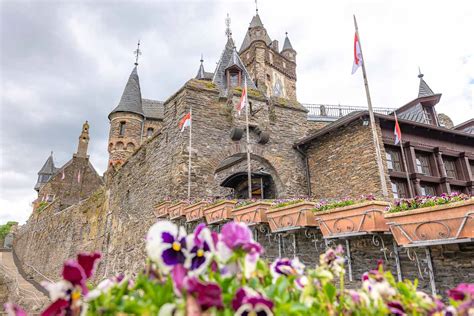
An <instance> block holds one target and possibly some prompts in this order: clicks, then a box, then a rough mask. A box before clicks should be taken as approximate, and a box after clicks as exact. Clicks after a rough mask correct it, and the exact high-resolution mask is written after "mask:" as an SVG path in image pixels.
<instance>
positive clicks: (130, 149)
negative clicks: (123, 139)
mask: <svg viewBox="0 0 474 316" xmlns="http://www.w3.org/2000/svg"><path fill="white" fill-rule="evenodd" d="M134 150H135V145H134V144H133V143H128V144H127V151H134Z"/></svg>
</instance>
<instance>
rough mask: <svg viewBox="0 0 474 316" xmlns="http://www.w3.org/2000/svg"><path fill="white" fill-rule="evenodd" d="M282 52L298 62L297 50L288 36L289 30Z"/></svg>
mask: <svg viewBox="0 0 474 316" xmlns="http://www.w3.org/2000/svg"><path fill="white" fill-rule="evenodd" d="M281 54H282V55H283V56H284V57H286V58H287V59H288V60H291V61H292V62H294V63H296V51H295V50H294V49H293V46H292V45H291V42H290V39H289V38H288V32H287V33H285V42H284V43H283V48H282V50H281Z"/></svg>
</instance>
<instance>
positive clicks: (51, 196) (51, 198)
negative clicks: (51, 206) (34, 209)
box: [46, 194, 54, 203]
mask: <svg viewBox="0 0 474 316" xmlns="http://www.w3.org/2000/svg"><path fill="white" fill-rule="evenodd" d="M53 200H54V194H48V195H46V202H48V203H51V202H53Z"/></svg>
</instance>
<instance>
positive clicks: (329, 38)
mask: <svg viewBox="0 0 474 316" xmlns="http://www.w3.org/2000/svg"><path fill="white" fill-rule="evenodd" d="M258 9H259V15H260V17H261V19H262V22H263V24H264V26H265V28H266V29H267V32H268V34H269V35H270V37H271V39H272V40H273V39H276V40H278V41H279V42H280V47H281V46H282V45H283V41H284V36H285V32H288V35H289V38H290V40H291V42H292V45H293V48H294V49H295V50H296V51H297V57H296V58H297V76H298V79H297V80H298V81H297V95H298V100H299V101H300V102H302V103H316V104H344V105H355V106H365V105H366V104H367V103H366V97H365V91H364V87H363V81H362V75H361V71H358V72H357V73H356V74H355V75H351V69H352V58H353V37H354V24H353V18H352V15H353V14H355V15H356V16H357V21H358V25H359V32H360V39H361V44H362V49H363V53H364V59H365V63H366V68H367V73H368V79H369V85H370V91H371V96H372V102H373V105H374V106H378V107H399V106H402V105H404V104H406V103H407V102H409V101H411V100H412V99H414V98H416V96H417V93H418V84H419V79H418V78H417V75H418V67H420V69H421V71H422V72H423V74H424V75H425V76H424V79H425V80H426V82H427V83H428V85H429V86H430V87H431V89H432V90H433V91H434V92H436V93H442V94H443V96H442V98H441V101H440V103H439V104H438V105H437V111H438V113H445V114H447V115H448V116H450V117H451V118H452V120H453V121H454V123H455V124H459V123H461V122H463V121H465V120H467V119H469V118H472V117H474V104H473V103H474V101H473V99H474V40H473V38H474V19H473V16H474V1H472V0H466V1H461V0H458V1H449V2H448V1H433V0H431V1H421V0H420V1H413V0H410V1H407V0H397V1H391V0H385V1H380V0H371V1H369V0H365V1H342V0H339V1H303V0H301V1H297V0H292V1H283V0H259V1H258ZM227 13H229V15H230V17H231V30H232V34H233V38H234V40H235V41H236V43H237V47H240V44H241V42H242V40H243V38H244V35H245V32H246V30H247V28H248V25H249V23H250V20H251V19H252V16H253V15H255V2H254V0H245V1H244V0H239V1H231V0H222V1H205V0H203V1H178V0H175V1H171V0H168V1H97V0H95V1H78V0H75V1H42V0H37V1H8V0H0V84H1V89H0V104H1V108H0V224H3V223H5V222H6V221H8V220H16V221H19V222H20V223H23V222H25V221H26V220H27V219H28V217H29V215H30V214H31V202H32V201H33V200H34V199H35V198H36V192H35V191H34V190H33V187H34V185H35V183H36V180H37V172H38V170H39V169H40V168H41V167H42V165H43V163H44V162H45V160H46V159H47V157H48V156H49V154H50V152H51V151H53V152H54V160H55V163H56V166H62V165H63V164H64V163H66V162H67V161H68V160H69V159H71V158H72V154H73V153H74V152H75V151H76V149H77V141H78V137H79V134H80V132H81V127H82V124H83V122H84V121H85V120H88V121H89V123H90V131H91V136H90V137H91V140H90V144H89V154H90V159H91V162H92V164H93V165H94V167H95V168H96V169H97V170H98V172H99V173H100V174H102V173H103V172H104V171H105V169H106V167H107V159H108V153H107V138H108V128H109V122H108V119H107V115H108V113H109V112H110V111H111V110H113V109H114V107H115V106H116V105H117V104H118V102H119V100H120V97H121V94H122V92H123V88H124V86H125V83H126V82H127V79H128V76H129V74H130V72H131V70H132V67H133V63H134V55H133V51H134V50H135V49H136V43H137V41H138V40H140V41H141V50H142V55H141V56H140V60H139V64H140V65H139V69H138V72H139V76H140V84H141V91H142V96H143V97H144V98H148V99H156V100H165V99H167V98H168V97H169V96H171V95H172V94H173V93H174V92H176V91H177V90H178V89H179V88H180V87H181V86H182V85H183V84H184V83H185V82H186V81H187V80H189V79H190V78H192V77H194V76H195V74H196V73H197V70H198V67H199V59H200V56H201V53H202V54H203V55H204V60H205V63H204V66H205V68H206V71H214V68H215V66H216V62H217V61H218V59H219V56H220V54H221V52H222V50H223V48H224V45H225V42H226V36H225V23H224V21H225V17H226V15H227Z"/></svg>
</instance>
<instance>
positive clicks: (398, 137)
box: [393, 113, 402, 145]
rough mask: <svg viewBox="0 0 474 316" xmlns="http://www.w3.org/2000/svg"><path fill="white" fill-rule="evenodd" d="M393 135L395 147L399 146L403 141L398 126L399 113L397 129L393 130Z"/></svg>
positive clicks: (396, 121) (396, 120)
mask: <svg viewBox="0 0 474 316" xmlns="http://www.w3.org/2000/svg"><path fill="white" fill-rule="evenodd" d="M393 134H394V135H395V145H398V144H399V143H400V142H401V141H402V130H401V129H400V125H398V119H397V113H395V128H394V129H393Z"/></svg>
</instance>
